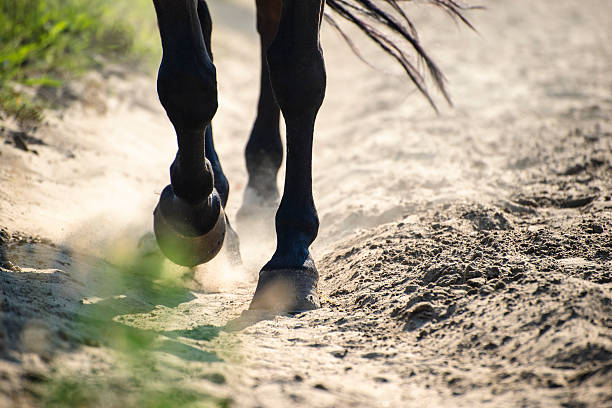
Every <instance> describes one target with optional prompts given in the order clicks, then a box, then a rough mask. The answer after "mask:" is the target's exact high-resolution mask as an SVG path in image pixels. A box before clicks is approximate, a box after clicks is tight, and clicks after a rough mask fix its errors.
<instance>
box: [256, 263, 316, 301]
mask: <svg viewBox="0 0 612 408" xmlns="http://www.w3.org/2000/svg"><path fill="white" fill-rule="evenodd" d="M318 280H319V273H318V272H317V270H316V269H315V268H314V265H313V266H312V267H308V268H298V269H273V270H262V271H261V272H260V273H259V281H258V282H257V289H255V294H254V295H253V300H252V301H251V305H250V306H249V310H251V311H256V310H258V311H271V312H275V313H298V312H304V311H307V310H314V309H318V308H320V307H321V304H320V302H319V295H317V282H318Z"/></svg>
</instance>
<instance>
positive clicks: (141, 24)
mask: <svg viewBox="0 0 612 408" xmlns="http://www.w3.org/2000/svg"><path fill="white" fill-rule="evenodd" d="M155 24H156V20H155V13H154V11H153V5H152V2H151V1H150V0H130V1H121V0H97V1H89V0H0V110H2V111H4V112H5V113H6V114H8V115H9V116H15V117H17V119H18V120H20V119H33V120H37V119H40V111H41V103H40V102H39V101H33V100H32V98H30V97H27V96H25V95H24V94H23V92H20V85H24V86H29V87H52V88H53V87H60V86H62V83H63V81H64V80H65V79H67V78H70V77H72V76H74V75H78V74H80V73H82V72H85V71H86V70H88V69H95V68H101V67H102V66H103V65H104V64H105V63H106V62H108V61H123V62H125V61H131V62H139V63H140V64H141V66H143V67H146V68H149V67H150V65H151V64H150V63H149V62H147V59H149V60H151V59H152V58H151V57H152V56H156V55H158V54H159V45H158V42H159V41H158V36H157V34H156V27H155ZM37 113H38V114H37Z"/></svg>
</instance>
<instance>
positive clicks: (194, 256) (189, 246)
mask: <svg viewBox="0 0 612 408" xmlns="http://www.w3.org/2000/svg"><path fill="white" fill-rule="evenodd" d="M164 193H165V192H164ZM167 197H168V194H162V198H161V199H160V203H159V204H158V205H157V207H155V211H154V212H153V230H154V231H155V238H156V240H157V245H158V246H159V248H160V250H161V252H162V253H163V254H164V255H165V256H166V257H167V258H168V259H169V260H171V261H172V262H174V263H176V264H178V265H182V266H188V267H194V266H196V265H199V264H202V263H205V262H208V261H210V260H211V259H213V258H214V257H215V256H216V255H217V254H218V253H219V251H220V250H221V247H222V246H223V241H224V239H225V231H226V226H225V213H224V212H223V208H222V207H221V206H219V214H218V216H217V220H216V222H215V224H214V225H213V227H212V229H210V230H209V231H208V232H206V233H204V234H197V233H189V232H187V231H185V228H180V227H178V226H177V225H176V223H175V222H173V220H174V219H176V218H177V216H179V217H180V215H179V214H165V213H164V211H163V210H162V208H163V205H162V200H167V199H173V200H175V201H176V200H180V198H177V197H176V196H174V194H173V193H172V196H171V197H170V198H167ZM187 205H188V204H186V203H184V202H183V203H181V206H182V207H183V208H184V207H185V206H187ZM179 208H180V207H179ZM195 211H196V210H194V212H195ZM171 217H172V218H171ZM185 218H187V217H185Z"/></svg>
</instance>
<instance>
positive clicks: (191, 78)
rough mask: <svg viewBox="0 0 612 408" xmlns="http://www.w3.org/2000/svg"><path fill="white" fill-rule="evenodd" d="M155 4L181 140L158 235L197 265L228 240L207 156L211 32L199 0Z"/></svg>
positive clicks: (165, 96)
mask: <svg viewBox="0 0 612 408" xmlns="http://www.w3.org/2000/svg"><path fill="white" fill-rule="evenodd" d="M153 3H154V5H155V11H156V12H157V20H158V24H159V31H160V34H161V40H162V48H163V58H162V61H161V65H160V67H159V74H158V77H157V92H158V95H159V100H160V102H161V103H162V105H163V107H164V109H165V110H166V113H167V114H168V118H169V119H170V121H171V122H172V125H173V126H174V129H175V131H176V135H177V141H178V152H177V154H176V158H175V160H174V162H173V163H172V166H171V167H170V181H171V185H169V186H167V187H166V188H165V189H164V190H163V192H162V194H161V197H160V201H159V204H158V206H157V208H156V209H155V225H154V227H155V235H156V238H157V242H158V244H159V246H160V248H161V250H162V252H164V254H165V255H166V256H167V257H168V258H170V259H171V260H172V261H174V262H176V263H178V264H181V265H186V266H194V265H197V264H199V263H202V262H206V261H208V260H210V259H212V258H213V257H214V256H215V255H216V254H217V253H218V252H219V250H220V248H221V245H222V244H223V240H224V236H225V214H224V212H223V208H222V203H221V198H220V197H219V194H218V193H217V191H216V189H215V188H214V185H215V181H214V174H213V166H212V165H211V162H210V161H209V160H208V159H207V158H206V157H205V140H204V139H205V138H204V133H205V131H206V130H207V128H208V127H209V126H210V122H211V120H212V118H213V116H214V114H215V112H216V111H217V79H216V71H215V67H214V65H213V63H212V60H211V58H210V57H211V55H210V52H209V46H210V45H209V44H210V43H209V41H208V44H207V41H206V40H205V37H204V33H203V28H204V31H208V32H207V33H206V34H207V36H208V38H209V35H210V30H206V24H205V21H202V22H201V20H200V17H199V16H198V11H200V12H201V13H202V11H203V10H202V9H200V10H198V0H153ZM205 11H206V12H205V14H206V15H207V14H208V13H207V10H205ZM208 21H210V18H209V17H208ZM202 23H204V24H202Z"/></svg>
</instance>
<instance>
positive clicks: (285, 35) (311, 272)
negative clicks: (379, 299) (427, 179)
mask: <svg viewBox="0 0 612 408" xmlns="http://www.w3.org/2000/svg"><path fill="white" fill-rule="evenodd" d="M322 8H323V2H322V0H283V4H282V13H281V20H280V25H279V27H278V33H277V34H276V37H275V39H274V41H273V42H272V44H271V45H270V47H269V49H268V51H267V58H268V66H269V68H270V80H271V84H272V89H273V90H274V95H275V97H276V100H277V102H278V104H279V106H280V109H281V111H282V113H283V116H284V118H285V123H286V131H287V160H286V176H285V188H284V192H283V197H282V199H281V202H280V206H279V208H278V211H277V213H276V235H277V247H276V251H275V252H274V255H273V256H272V259H271V260H270V261H269V262H268V263H267V264H266V265H265V266H264V267H263V269H262V270H261V272H260V274H259V281H258V284H257V289H256V291H255V295H254V297H253V300H252V302H251V305H250V309H265V310H275V311H284V312H292V311H300V310H309V309H315V308H318V307H319V300H318V295H317V282H318V278H319V274H318V272H317V269H316V267H315V264H314V261H313V259H312V257H311V256H310V252H309V246H310V244H311V243H312V242H313V241H314V239H315V238H316V236H317V232H318V228H319V219H318V216H317V211H316V209H315V205H314V200H313V197H312V142H313V131H314V124H315V119H316V116H317V112H318V110H319V108H320V106H321V104H322V102H323V98H324V95H325V84H326V74H325V66H324V62H323V54H322V51H321V47H320V44H319V28H320V24H321V17H322V11H323V10H322Z"/></svg>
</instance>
